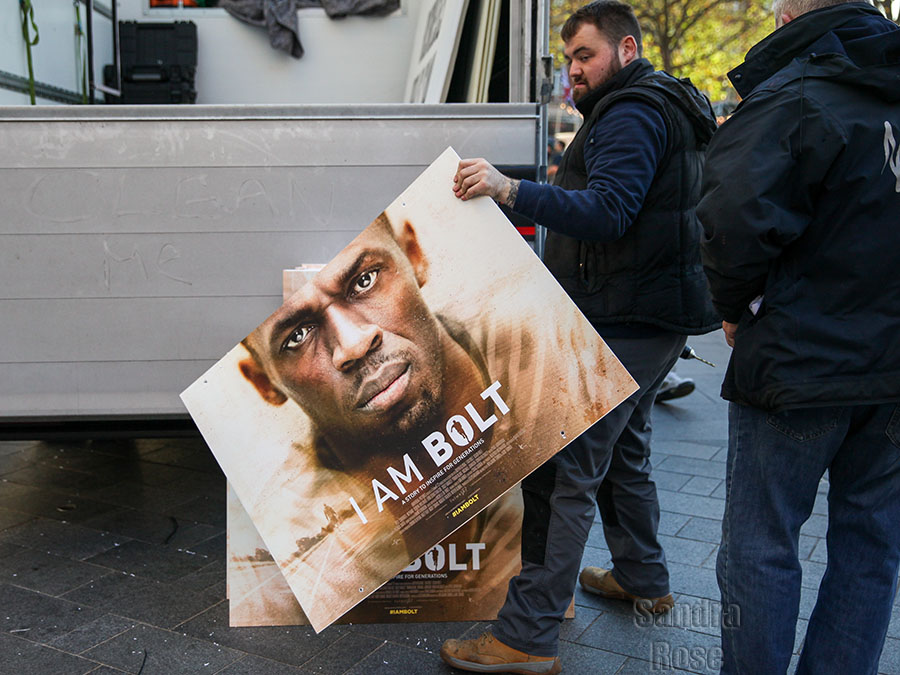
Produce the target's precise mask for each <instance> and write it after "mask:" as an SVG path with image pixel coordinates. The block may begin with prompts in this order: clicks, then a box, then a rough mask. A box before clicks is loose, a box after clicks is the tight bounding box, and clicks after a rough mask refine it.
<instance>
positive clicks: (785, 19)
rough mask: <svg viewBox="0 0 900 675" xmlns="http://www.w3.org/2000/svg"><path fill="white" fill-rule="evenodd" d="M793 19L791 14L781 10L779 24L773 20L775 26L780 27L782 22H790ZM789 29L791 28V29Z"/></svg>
mask: <svg viewBox="0 0 900 675" xmlns="http://www.w3.org/2000/svg"><path fill="white" fill-rule="evenodd" d="M793 20H794V17H793V16H791V14H789V13H788V12H782V13H781V23H780V24H779V23H778V22H777V21H776V22H775V27H776V28H781V27H782V26H783V25H784V24H786V23H790V22H791V21H793ZM791 30H793V29H791Z"/></svg>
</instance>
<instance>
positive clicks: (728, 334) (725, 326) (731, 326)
mask: <svg viewBox="0 0 900 675" xmlns="http://www.w3.org/2000/svg"><path fill="white" fill-rule="evenodd" d="M737 327H738V325H737V324H736V323H728V322H727V321H723V322H722V330H724V331H725V342H727V343H728V346H729V347H734V334H735V333H737Z"/></svg>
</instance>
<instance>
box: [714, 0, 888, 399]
mask: <svg viewBox="0 0 900 675" xmlns="http://www.w3.org/2000/svg"><path fill="white" fill-rule="evenodd" d="M729 76H730V77H731V80H732V82H733V83H734V85H735V87H736V88H737V90H738V93H740V94H741V96H742V97H743V98H744V100H743V101H742V103H741V105H740V106H739V107H738V109H737V111H736V113H735V115H734V116H733V117H732V118H731V119H730V120H728V121H727V122H726V123H725V124H724V125H722V127H721V128H720V129H719V131H718V132H717V133H716V135H715V136H714V138H713V141H712V143H711V144H710V147H709V150H708V152H707V164H706V173H705V179H704V186H703V193H704V196H703V199H702V201H701V203H700V205H699V207H698V215H699V216H700V220H701V223H702V224H703V227H704V230H705V240H704V243H703V249H702V250H703V261H704V266H705V268H706V272H707V275H708V277H709V280H710V288H711V291H712V294H713V301H714V303H715V305H716V308H717V309H718V310H719V312H720V313H721V314H722V316H723V317H724V318H725V320H726V321H729V322H731V323H737V324H738V329H737V337H736V344H735V348H734V352H733V353H732V358H731V362H730V364H729V367H728V372H727V373H726V377H725V382H724V384H723V386H722V395H723V396H724V397H725V398H726V399H729V400H732V401H736V402H739V403H744V404H750V405H753V406H756V407H759V408H762V409H764V410H770V411H778V410H783V409H788V408H798V407H816V406H828V405H844V404H859V403H878V402H889V401H897V400H900V156H898V150H897V147H898V141H900V29H898V27H897V26H896V25H894V24H893V23H891V22H890V21H888V20H886V19H884V18H883V17H882V16H881V15H880V14H879V13H878V12H877V11H876V10H875V9H873V8H872V7H871V6H869V5H867V4H863V3H851V4H844V5H838V6H834V7H830V8H826V9H821V10H816V11H813V12H809V13H808V14H804V15H801V16H800V17H798V18H796V19H795V20H793V21H791V22H790V23H788V24H786V25H784V26H782V27H781V28H780V29H779V30H777V31H775V32H774V33H772V34H771V35H769V37H767V38H766V39H765V40H763V41H762V42H760V43H759V44H758V45H756V46H755V47H754V48H753V49H752V50H750V52H749V53H748V54H747V58H746V60H745V62H744V63H743V64H742V65H741V66H739V67H738V68H736V69H735V70H734V71H732V72H731V73H730V74H729ZM760 296H761V297H762V300H761V301H760V300H758V298H759V297H760ZM754 301H755V302H754ZM751 304H752V305H753V306H754V308H756V311H755V313H754V311H752V310H751V309H750V306H751Z"/></svg>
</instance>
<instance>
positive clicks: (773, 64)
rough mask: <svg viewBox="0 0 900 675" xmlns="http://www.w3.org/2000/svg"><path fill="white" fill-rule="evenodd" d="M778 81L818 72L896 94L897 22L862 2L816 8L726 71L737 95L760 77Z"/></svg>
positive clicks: (899, 70) (889, 96)
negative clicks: (742, 61) (775, 78)
mask: <svg viewBox="0 0 900 675" xmlns="http://www.w3.org/2000/svg"><path fill="white" fill-rule="evenodd" d="M776 75H777V80H774V81H773V82H771V84H773V85H776V86H783V85H784V84H786V83H787V82H790V81H793V80H795V79H801V78H809V77H817V78H826V79H830V80H835V81H843V82H847V83H848V84H850V85H852V86H854V87H862V88H866V89H869V90H873V91H874V92H876V94H877V95H878V96H880V97H881V98H882V99H883V100H885V101H889V102H893V101H898V100H900V26H897V25H896V24H895V23H893V22H891V21H888V20H887V19H885V18H884V17H883V16H882V15H881V13H880V12H879V11H878V10H877V9H875V8H874V7H872V6H871V5H868V4H866V3H863V2H853V3H847V4H843V5H835V6H833V7H826V8H824V9H817V10H814V11H812V12H808V13H806V14H803V15H801V16H799V17H797V18H796V19H794V20H793V21H791V22H789V23H787V24H785V25H784V26H782V27H781V28H779V29H778V30H776V31H775V32H774V33H772V34H770V35H769V36H768V37H767V38H765V39H764V40H762V41H761V42H759V43H758V44H757V45H756V46H754V47H753V48H752V49H751V50H750V51H749V52H748V53H747V56H746V58H745V60H744V63H742V64H741V65H740V66H738V67H737V68H735V69H734V70H732V71H731V72H730V73H728V77H729V78H730V79H731V82H732V84H733V85H734V88H735V89H736V90H737V92H738V94H740V95H741V97H742V98H746V97H747V96H749V95H750V94H751V93H752V92H753V91H754V90H755V89H756V88H757V87H759V86H760V85H762V84H763V83H764V82H767V81H769V80H770V79H773V78H774V76H776Z"/></svg>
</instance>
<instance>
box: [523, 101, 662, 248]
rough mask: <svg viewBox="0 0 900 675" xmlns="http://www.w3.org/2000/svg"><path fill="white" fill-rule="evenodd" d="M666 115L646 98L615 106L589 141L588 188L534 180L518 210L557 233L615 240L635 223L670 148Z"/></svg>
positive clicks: (586, 153) (528, 183)
mask: <svg viewBox="0 0 900 675" xmlns="http://www.w3.org/2000/svg"><path fill="white" fill-rule="evenodd" d="M666 140H667V139H666V124H665V122H664V120H663V117H662V115H661V114H660V113H659V112H658V111H657V110H656V109H655V108H653V107H652V106H651V105H649V104H647V103H644V102H643V101H636V100H629V99H624V100H621V101H618V102H616V103H614V104H613V105H611V106H610V108H609V110H607V111H606V112H604V113H603V116H602V118H601V119H600V121H598V122H597V124H595V125H594V128H593V129H591V131H590V137H589V138H588V139H587V140H586V141H585V144H584V160H585V166H586V168H587V173H588V187H587V189H586V190H564V189H563V188H561V187H558V186H555V185H541V184H538V183H534V182H532V181H529V180H523V181H522V182H521V183H520V184H519V193H518V196H517V197H516V203H515V206H514V209H515V210H516V211H517V212H519V213H521V214H523V215H525V216H528V217H529V218H531V219H532V220H534V221H535V222H537V223H539V224H541V225H543V226H544V227H547V228H549V229H551V230H553V231H554V232H558V233H560V234H564V235H567V236H570V237H575V238H576V239H582V240H584V241H596V242H609V241H615V240H616V239H618V238H620V237H621V236H622V235H624V234H625V231H626V230H627V229H628V227H629V226H630V225H631V224H632V223H633V222H634V219H635V218H636V217H637V214H638V212H639V211H640V210H641V206H642V205H643V203H644V198H645V197H646V196H647V192H648V191H649V189H650V185H651V184H652V183H653V178H654V176H655V175H656V170H657V168H658V167H659V162H660V159H661V158H662V155H663V152H664V151H665V148H666Z"/></svg>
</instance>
